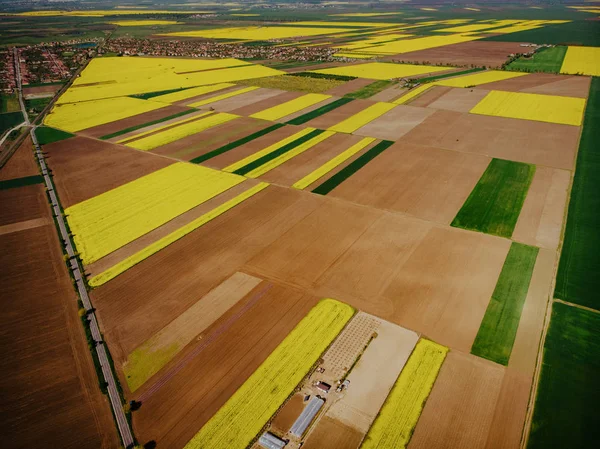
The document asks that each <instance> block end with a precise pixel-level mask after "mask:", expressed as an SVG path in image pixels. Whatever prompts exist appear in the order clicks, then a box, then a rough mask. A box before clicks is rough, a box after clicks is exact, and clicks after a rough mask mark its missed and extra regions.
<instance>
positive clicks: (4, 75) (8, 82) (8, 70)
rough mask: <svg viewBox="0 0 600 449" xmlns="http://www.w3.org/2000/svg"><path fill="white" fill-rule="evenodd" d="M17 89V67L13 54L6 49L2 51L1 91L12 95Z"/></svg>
mask: <svg viewBox="0 0 600 449" xmlns="http://www.w3.org/2000/svg"><path fill="white" fill-rule="evenodd" d="M15 87H17V80H16V79H15V65H14V63H13V53H12V51H11V50H8V49H6V48H4V49H2V50H0V90H1V91H2V92H5V93H12V91H13V89H14V88H15Z"/></svg>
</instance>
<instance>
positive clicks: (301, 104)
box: [250, 94, 331, 120]
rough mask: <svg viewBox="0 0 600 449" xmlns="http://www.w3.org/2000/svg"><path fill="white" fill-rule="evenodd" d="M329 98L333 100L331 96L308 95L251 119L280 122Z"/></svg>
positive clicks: (253, 116) (256, 114)
mask: <svg viewBox="0 0 600 449" xmlns="http://www.w3.org/2000/svg"><path fill="white" fill-rule="evenodd" d="M329 98H331V95H324V94H306V95H302V96H301V97H298V98H294V99H293V100H290V101H286V102H285V103H282V104H279V105H277V106H273V107H272V108H268V109H265V110H263V111H260V112H257V113H255V114H252V115H251V116H250V117H252V118H259V119H262V120H278V119H280V118H283V117H286V116H288V115H290V114H293V113H294V112H298V111H301V110H302V109H305V108H307V107H309V106H312V105H314V104H317V103H320V102H322V101H325V100H327V99H329Z"/></svg>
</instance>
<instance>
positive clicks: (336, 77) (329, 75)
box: [290, 72, 356, 81]
mask: <svg viewBox="0 0 600 449" xmlns="http://www.w3.org/2000/svg"><path fill="white" fill-rule="evenodd" d="M290 75H294V76H304V77H306V78H320V79H326V80H336V81H352V80H355V79H356V77H355V76H347V75H334V74H333V73H317V72H296V73H290Z"/></svg>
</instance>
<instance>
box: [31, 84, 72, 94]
mask: <svg viewBox="0 0 600 449" xmlns="http://www.w3.org/2000/svg"><path fill="white" fill-rule="evenodd" d="M61 88H62V85H60V84H51V85H49V86H36V87H27V86H24V87H23V95H24V96H27V95H38V94H46V93H52V94H54V93H56V92H58V91H59V90H60V89H61Z"/></svg>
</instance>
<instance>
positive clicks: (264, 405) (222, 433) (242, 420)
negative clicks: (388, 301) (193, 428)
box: [185, 299, 354, 449]
mask: <svg viewBox="0 0 600 449" xmlns="http://www.w3.org/2000/svg"><path fill="white" fill-rule="evenodd" d="M353 314H354V310H353V309H352V307H350V306H348V305H346V304H343V303H341V302H338V301H335V300H333V299H323V300H321V301H320V302H319V303H318V304H317V305H316V306H315V307H314V308H313V309H312V310H311V311H310V312H309V313H308V315H306V317H304V318H303V319H302V321H300V323H298V325H297V326H296V327H295V328H294V329H293V330H292V332H290V333H289V334H288V336H287V337H286V338H285V339H284V340H283V342H281V344H280V345H279V346H277V348H276V349H275V350H274V351H273V352H272V353H271V355H269V357H267V359H266V360H265V361H264V362H263V363H262V365H261V366H260V367H259V368H258V369H257V370H256V371H255V372H254V373H253V374H252V375H251V376H250V377H249V378H248V380H247V381H246V382H244V384H243V385H242V386H241V387H240V388H239V389H238V390H237V391H236V392H235V393H234V394H233V396H231V398H229V400H228V401H227V402H226V403H225V405H224V406H223V407H221V409H220V410H219V411H218V412H217V413H216V414H215V415H214V416H213V417H212V418H211V419H210V420H209V421H208V422H207V423H206V424H205V425H204V427H202V429H200V431H199V432H198V433H197V434H196V436H194V438H192V439H191V440H190V442H189V443H188V444H187V445H186V446H185V449H225V448H227V449H245V448H246V447H247V446H248V445H249V444H250V442H251V441H252V439H253V438H254V437H255V436H256V435H257V433H258V432H260V430H261V429H262V428H263V426H264V425H265V424H266V423H267V422H268V420H269V419H270V418H271V417H272V416H273V414H274V413H275V412H276V411H277V409H278V408H279V407H280V406H281V404H283V402H284V401H285V400H286V398H287V397H288V396H289V395H290V394H291V393H292V392H293V391H294V388H296V386H297V385H298V383H300V381H301V380H302V379H303V378H304V376H306V374H307V373H308V371H309V370H310V368H311V367H312V366H313V364H314V363H315V362H316V361H317V360H318V359H319V357H320V356H321V354H322V353H323V352H324V351H325V350H326V349H327V347H328V346H329V345H330V344H331V342H332V341H333V340H334V339H335V337H336V336H337V335H338V334H339V332H340V331H341V330H342V329H343V328H344V326H345V325H346V323H347V322H348V321H349V320H350V318H352V315H353Z"/></svg>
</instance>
